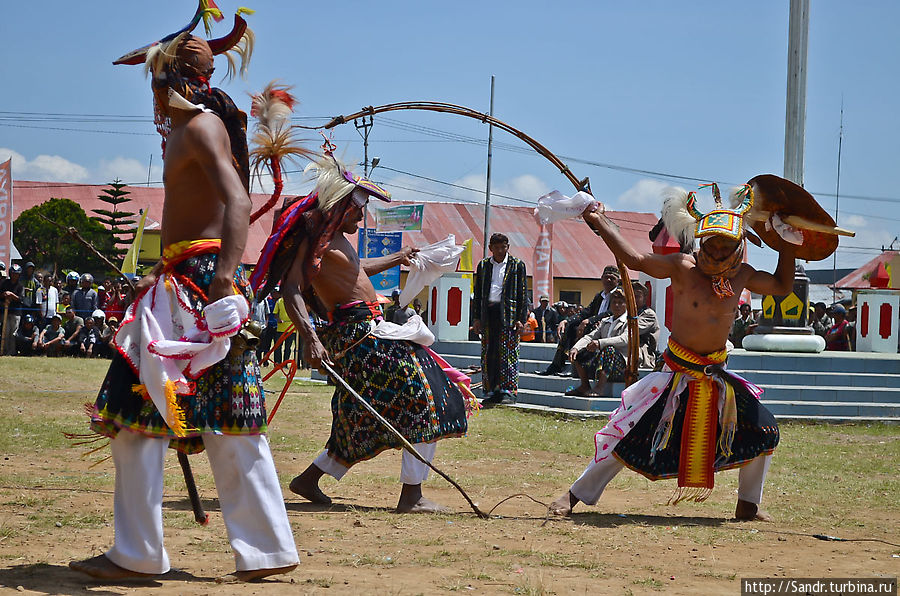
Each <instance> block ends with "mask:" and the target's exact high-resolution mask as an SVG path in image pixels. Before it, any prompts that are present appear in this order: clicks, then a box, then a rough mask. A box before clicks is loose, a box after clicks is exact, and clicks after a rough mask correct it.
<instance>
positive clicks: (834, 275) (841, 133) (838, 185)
mask: <svg viewBox="0 0 900 596" xmlns="http://www.w3.org/2000/svg"><path fill="white" fill-rule="evenodd" d="M843 143H844V98H843V97H841V127H840V129H839V130H838V156H837V183H836V188H835V191H834V225H837V223H838V210H839V209H840V204H841V146H842V145H843ZM835 284H837V250H835V251H834V255H832V259H831V301H832V302H837V288H836V287H834V286H835Z"/></svg>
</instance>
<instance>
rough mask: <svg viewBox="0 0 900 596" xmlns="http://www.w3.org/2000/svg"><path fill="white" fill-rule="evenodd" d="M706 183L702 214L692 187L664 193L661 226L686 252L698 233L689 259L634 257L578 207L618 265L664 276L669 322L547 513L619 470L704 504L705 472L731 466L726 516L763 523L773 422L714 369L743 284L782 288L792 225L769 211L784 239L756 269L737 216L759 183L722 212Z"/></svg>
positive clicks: (611, 229) (721, 359)
mask: <svg viewBox="0 0 900 596" xmlns="http://www.w3.org/2000/svg"><path fill="white" fill-rule="evenodd" d="M754 180H755V179H754ZM779 180H780V179H779ZM752 182H753V181H751V183H752ZM783 182H787V181H783ZM709 186H711V187H712V189H713V194H714V197H715V199H716V208H715V209H713V210H712V211H710V212H709V213H706V214H704V213H702V212H700V211H699V210H698V209H697V207H696V196H695V193H693V192H691V193H688V192H687V191H685V190H683V189H677V188H670V189H668V190H667V196H666V199H665V204H664V206H663V222H664V223H665V226H666V229H667V230H668V232H669V233H670V234H671V235H673V236H675V237H677V238H678V239H679V241H680V242H681V244H682V246H684V247H686V248H690V247H693V244H694V239H695V238H699V241H700V246H699V249H698V250H688V253H689V254H684V253H678V254H672V255H655V254H641V253H639V252H637V251H636V250H635V249H634V248H633V247H632V246H631V245H630V244H629V243H628V242H627V241H626V240H625V239H624V238H623V237H622V235H621V234H620V233H619V232H618V230H617V228H616V226H615V224H613V223H612V222H611V221H610V220H609V219H608V218H607V217H606V216H605V214H604V211H605V209H604V207H603V205H602V204H599V203H596V202H594V203H593V205H592V206H589V207H588V208H587V209H585V211H584V213H583V218H584V220H585V222H586V223H587V224H588V225H589V226H590V227H591V228H592V229H593V230H594V231H595V232H596V233H597V234H598V235H599V236H600V237H602V238H603V240H604V241H605V242H606V244H607V245H608V246H609V248H610V249H611V250H612V251H613V253H614V254H615V255H616V256H617V257H618V258H619V259H620V260H621V261H622V262H623V263H624V264H625V265H626V266H627V267H629V268H630V269H634V270H637V271H643V272H645V273H647V274H648V275H650V276H652V277H656V278H658V279H663V278H669V279H671V280H672V291H673V295H674V305H673V317H672V321H673V326H672V333H671V336H670V339H669V345H668V348H667V349H666V351H665V354H664V358H665V363H666V364H665V367H664V368H663V371H662V372H657V373H651V374H649V375H647V376H646V377H644V378H643V379H641V380H640V381H638V382H637V383H635V384H633V385H631V386H629V387H628V388H626V389H625V390H624V391H623V392H622V401H621V405H620V406H619V408H618V409H617V410H616V411H615V412H613V413H612V414H611V415H610V419H609V423H608V424H607V425H606V426H605V427H604V428H603V429H602V430H601V431H599V432H598V433H597V434H596V436H595V440H594V442H595V446H594V447H595V449H594V456H593V458H592V459H591V462H590V463H589V464H588V466H587V468H586V469H585V470H584V472H583V473H582V474H581V476H580V477H579V478H578V479H577V480H576V481H575V483H574V484H572V486H571V488H570V489H569V490H568V492H567V493H566V494H564V495H562V496H561V497H559V498H558V499H557V500H556V501H554V502H553V504H552V505H551V506H550V509H551V512H552V513H554V514H556V515H568V514H569V513H571V511H572V508H573V507H574V506H575V504H576V503H578V502H579V501H583V502H585V503H588V504H590V505H593V504H595V503H596V502H597V500H598V499H599V498H600V495H601V494H602V493H603V490H604V489H605V488H606V486H607V484H608V483H609V482H610V480H612V478H613V477H614V476H615V475H616V474H617V473H618V472H619V471H621V470H622V468H623V467H625V466H627V467H629V468H631V469H633V470H635V471H636V472H638V473H640V474H642V475H644V476H646V477H647V478H649V479H651V480H659V479H663V478H675V477H677V479H678V486H677V488H676V491H675V494H674V495H673V497H672V499H671V501H672V502H678V501H681V500H693V501H703V500H704V499H706V498H707V497H709V495H710V493H711V492H712V488H713V474H714V473H715V472H717V471H720V470H726V469H730V468H738V467H739V468H741V470H740V476H739V488H738V501H737V507H736V509H735V517H737V518H738V519H754V518H756V519H766V520H768V519H770V517H769V516H768V514H767V513H765V512H764V511H762V510H761V509H760V508H759V504H760V502H761V501H762V491H763V485H764V482H765V476H766V472H767V470H768V467H769V463H770V461H771V454H772V452H773V451H774V449H775V447H776V446H777V445H778V438H779V435H778V426H777V424H776V422H775V418H774V417H773V416H772V414H771V413H770V412H769V411H768V410H767V409H766V408H765V407H763V406H762V405H761V404H760V403H759V397H760V395H761V394H762V390H761V389H760V388H759V387H757V386H755V385H753V384H752V383H750V382H749V381H747V380H745V379H742V378H741V377H739V376H737V375H735V374H733V373H730V372H729V371H727V370H726V369H725V358H726V352H725V342H726V340H727V339H728V334H729V332H730V331H731V323H732V321H733V320H734V313H735V310H736V309H737V306H738V300H739V298H740V293H741V291H742V290H743V289H744V288H748V289H749V290H751V291H753V292H758V293H761V294H773V295H781V294H786V293H787V292H789V291H790V290H791V287H792V284H793V279H794V255H795V252H796V251H797V247H796V246H795V245H794V244H795V243H797V240H796V236H797V234H799V232H798V231H797V230H794V229H793V228H791V227H790V226H787V225H784V224H783V222H782V221H781V220H780V219H779V218H778V214H771V219H772V220H773V222H774V225H776V226H777V227H779V229H780V230H781V231H782V233H783V234H784V237H787V238H790V241H783V240H780V241H779V242H778V243H777V246H776V249H777V250H779V253H780V254H779V258H778V265H777V267H776V269H775V272H774V274H771V273H767V272H764V271H757V270H756V269H754V268H753V267H751V266H750V265H749V264H747V263H744V262H743V258H742V257H743V251H744V246H745V245H744V241H745V235H746V233H748V231H746V230H745V222H744V219H745V217H746V216H748V215H750V211H751V208H752V206H753V203H754V200H759V199H760V197H759V196H758V195H759V194H760V193H759V189H758V187H757V186H755V185H753V184H746V185H744V186H743V187H741V188H739V189H736V190H735V192H734V193H733V194H732V198H733V206H732V208H727V207H724V206H722V205H721V200H720V198H719V193H718V187H717V186H716V185H715V184H713V185H709ZM798 188H799V187H798ZM801 190H802V189H801ZM810 199H811V197H810ZM813 202H814V201H813ZM767 215H769V214H767ZM747 227H749V224H748V226H747ZM800 242H802V234H801V239H800Z"/></svg>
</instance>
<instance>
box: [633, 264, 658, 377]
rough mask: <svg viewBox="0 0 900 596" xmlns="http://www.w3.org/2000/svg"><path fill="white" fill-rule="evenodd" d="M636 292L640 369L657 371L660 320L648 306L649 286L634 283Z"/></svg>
mask: <svg viewBox="0 0 900 596" xmlns="http://www.w3.org/2000/svg"><path fill="white" fill-rule="evenodd" d="M631 287H632V289H633V291H634V305H635V310H636V311H637V318H638V319H637V321H638V338H639V341H640V347H639V348H638V368H649V369H651V370H654V369H656V363H657V361H658V360H659V359H660V353H659V318H658V317H657V316H656V311H655V310H653V309H652V308H650V307H649V306H647V298H648V297H649V296H648V295H647V286H645V285H643V284H641V283H638V282H632V284H631Z"/></svg>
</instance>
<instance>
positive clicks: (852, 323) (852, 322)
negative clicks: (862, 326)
mask: <svg viewBox="0 0 900 596" xmlns="http://www.w3.org/2000/svg"><path fill="white" fill-rule="evenodd" d="M847 337H848V338H849V339H850V351H851V352H855V351H856V306H855V305H854V306H851V307H850V308H848V309H847Z"/></svg>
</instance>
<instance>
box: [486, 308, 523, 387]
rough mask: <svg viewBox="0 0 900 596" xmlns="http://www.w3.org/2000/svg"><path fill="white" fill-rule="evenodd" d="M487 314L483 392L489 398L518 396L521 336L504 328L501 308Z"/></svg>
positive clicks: (510, 328) (492, 309)
mask: <svg viewBox="0 0 900 596" xmlns="http://www.w3.org/2000/svg"><path fill="white" fill-rule="evenodd" d="M487 314H488V316H487V321H484V324H483V325H482V328H481V388H482V390H483V391H484V394H485V395H488V394H489V393H492V392H494V391H506V392H507V393H509V394H511V395H513V396H515V395H516V394H517V392H518V390H519V332H518V331H516V328H515V327H504V326H503V324H502V322H501V320H502V313H501V311H500V307H499V305H497V307H488V313H487Z"/></svg>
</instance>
